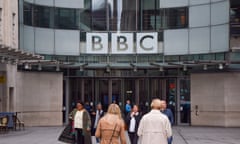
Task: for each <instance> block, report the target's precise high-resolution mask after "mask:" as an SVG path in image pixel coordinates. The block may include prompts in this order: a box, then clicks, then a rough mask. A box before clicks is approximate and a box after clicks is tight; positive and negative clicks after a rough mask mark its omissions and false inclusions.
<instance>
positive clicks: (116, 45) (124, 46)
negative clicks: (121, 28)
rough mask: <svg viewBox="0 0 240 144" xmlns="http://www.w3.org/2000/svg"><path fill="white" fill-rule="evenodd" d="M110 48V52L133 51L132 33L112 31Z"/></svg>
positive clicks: (123, 52) (130, 52) (126, 52)
mask: <svg viewBox="0 0 240 144" xmlns="http://www.w3.org/2000/svg"><path fill="white" fill-rule="evenodd" d="M120 37H121V38H120ZM118 41H119V42H118ZM111 50H112V54H132V53H134V48H133V33H112V49H111Z"/></svg>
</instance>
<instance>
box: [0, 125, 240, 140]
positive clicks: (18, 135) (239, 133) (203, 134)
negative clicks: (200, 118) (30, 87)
mask: <svg viewBox="0 0 240 144" xmlns="http://www.w3.org/2000/svg"><path fill="white" fill-rule="evenodd" d="M63 128H64V127H26V130H21V131H9V132H8V133H6V134H2V133H1V134H0V144H63V143H62V142H59V141H58V140H57V138H58V136H59V135H60V133H61V132H62V130H63ZM126 135H127V133H126ZM173 136H174V140H173V144H240V128H218V127H190V126H184V127H180V126H175V127H173ZM92 140H93V144H96V143H95V138H94V137H92ZM128 143H129V141H128Z"/></svg>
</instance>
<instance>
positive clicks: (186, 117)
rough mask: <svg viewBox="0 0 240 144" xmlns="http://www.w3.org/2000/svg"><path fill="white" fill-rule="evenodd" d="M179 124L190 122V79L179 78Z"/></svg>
mask: <svg viewBox="0 0 240 144" xmlns="http://www.w3.org/2000/svg"><path fill="white" fill-rule="evenodd" d="M178 93H179V96H178V100H179V106H178V111H179V117H178V120H179V124H187V125H188V124H190V117H191V104H190V80H188V79H180V80H179V91H178Z"/></svg>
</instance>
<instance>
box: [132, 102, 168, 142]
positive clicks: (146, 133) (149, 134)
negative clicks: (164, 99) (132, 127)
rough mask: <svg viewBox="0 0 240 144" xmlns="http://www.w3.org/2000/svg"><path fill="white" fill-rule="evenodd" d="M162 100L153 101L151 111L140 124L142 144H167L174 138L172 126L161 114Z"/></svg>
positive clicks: (139, 131)
mask: <svg viewBox="0 0 240 144" xmlns="http://www.w3.org/2000/svg"><path fill="white" fill-rule="evenodd" d="M160 108H161V100H160V99H153V100H152V103H151V109H152V110H151V111H150V112H149V113H147V114H146V115H144V116H143V117H142V119H141V121H140V123H139V127H138V132H137V134H138V136H139V139H140V144H157V143H159V144H167V143H168V142H167V139H168V138H169V137H171V136H172V128H171V124H170V122H169V120H168V118H167V116H165V115H164V114H162V113H161V112H160Z"/></svg>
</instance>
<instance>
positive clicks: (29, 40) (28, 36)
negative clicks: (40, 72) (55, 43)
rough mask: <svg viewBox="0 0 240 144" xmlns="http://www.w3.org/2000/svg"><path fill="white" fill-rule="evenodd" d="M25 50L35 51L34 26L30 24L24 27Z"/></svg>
mask: <svg viewBox="0 0 240 144" xmlns="http://www.w3.org/2000/svg"><path fill="white" fill-rule="evenodd" d="M23 50H25V51H28V52H34V28H33V27H30V26H24V27H23Z"/></svg>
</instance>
